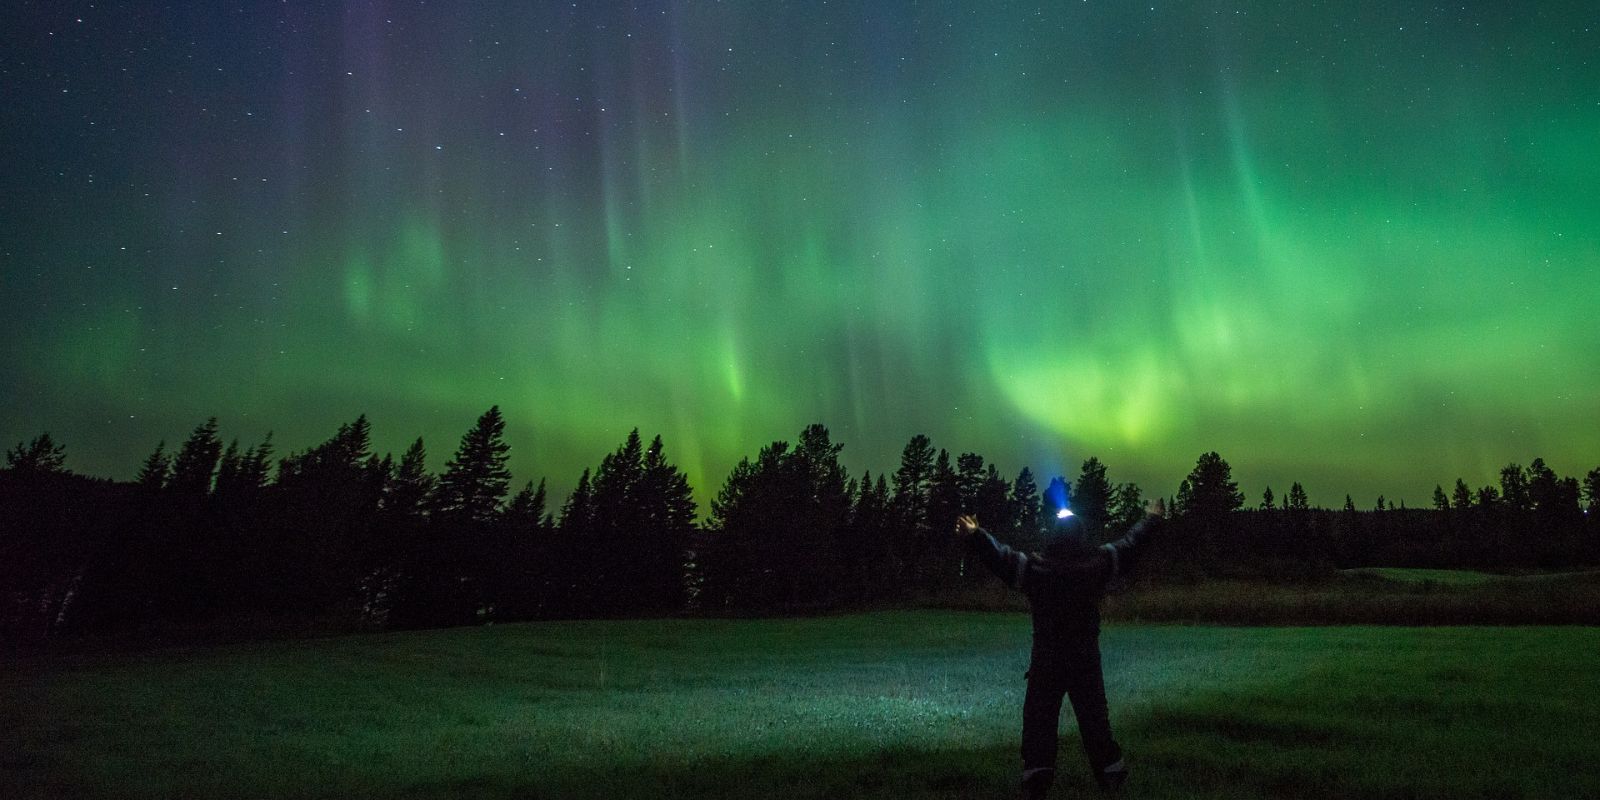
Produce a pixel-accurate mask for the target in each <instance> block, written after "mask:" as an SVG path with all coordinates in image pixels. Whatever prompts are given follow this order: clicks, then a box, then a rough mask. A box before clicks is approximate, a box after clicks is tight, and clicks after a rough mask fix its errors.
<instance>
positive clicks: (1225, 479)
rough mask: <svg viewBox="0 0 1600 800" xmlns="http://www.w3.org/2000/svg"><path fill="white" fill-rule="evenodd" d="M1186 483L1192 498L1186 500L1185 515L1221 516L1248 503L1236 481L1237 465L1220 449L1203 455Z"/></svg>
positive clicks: (1184, 505)
mask: <svg viewBox="0 0 1600 800" xmlns="http://www.w3.org/2000/svg"><path fill="white" fill-rule="evenodd" d="M1186 482H1187V485H1188V488H1189V497H1188V498H1187V499H1186V500H1184V501H1182V502H1183V513H1185V514H1201V515H1221V514H1226V513H1228V512H1230V511H1235V510H1237V509H1239V508H1240V507H1242V506H1243V505H1244V493H1243V492H1241V491H1239V484H1237V483H1234V481H1233V468H1232V467H1230V466H1228V462H1227V461H1224V460H1223V458H1222V456H1220V455H1218V454H1217V452H1216V451H1212V452H1209V453H1205V454H1203V455H1201V456H1200V458H1199V460H1197V461H1196V462H1195V465H1194V470H1193V471H1191V472H1190V473H1189V477H1188V479H1187V481H1186ZM1179 494H1180V495H1181V494H1182V489H1181V488H1180V489H1179Z"/></svg>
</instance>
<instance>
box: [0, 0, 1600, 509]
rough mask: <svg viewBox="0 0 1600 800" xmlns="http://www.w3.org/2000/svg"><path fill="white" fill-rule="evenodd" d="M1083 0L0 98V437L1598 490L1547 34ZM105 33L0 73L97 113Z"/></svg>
mask: <svg viewBox="0 0 1600 800" xmlns="http://www.w3.org/2000/svg"><path fill="white" fill-rule="evenodd" d="M647 5H649V4H647ZM1102 5H1105V6H1106V7H1102ZM1114 5H1115V4H1070V5H1062V6H1048V5H1047V6H1045V7H1038V6H1037V5H1035V6H1032V7H1028V8H1021V7H1017V8H1013V7H1011V6H1009V5H1007V4H1004V3H1001V4H977V3H973V4H968V5H963V4H955V5H950V6H942V7H939V8H921V7H906V8H899V7H893V8H891V7H888V6H883V5H879V4H865V3H863V4H849V3H846V4H844V6H843V7H835V6H834V5H833V4H830V5H828V6H826V7H823V6H815V5H813V4H798V5H795V6H785V7H782V8H775V7H769V6H768V5H766V4H760V5H759V6H758V5H755V4H722V5H718V6H714V7H713V6H704V7H703V6H701V5H698V4H682V3H673V2H663V3H660V4H656V5H650V9H654V10H653V11H650V10H648V9H647V10H645V11H631V12H626V13H624V12H619V11H616V10H614V9H613V10H610V11H602V10H596V9H577V8H563V9H557V8H555V7H553V6H552V7H548V8H547V7H544V5H543V4H531V6H533V7H530V8H526V9H518V10H513V11H505V10H504V9H500V10H497V11H494V12H491V11H487V10H484V9H476V8H474V9H470V10H463V9H456V10H455V11H453V12H449V13H446V12H443V11H439V10H430V9H409V10H408V9H401V8H398V7H397V8H392V9H388V10H387V11H385V12H384V13H381V14H380V13H378V12H377V11H373V10H370V9H369V10H363V11H352V12H351V13H350V14H348V15H343V16H341V15H338V14H331V15H330V14H323V12H306V13H309V14H311V15H312V17H313V18H308V19H306V20H302V23H303V24H302V25H300V26H299V27H300V28H301V29H303V30H304V31H305V33H304V34H303V35H302V36H300V37H299V38H291V39H286V40H284V41H278V40H276V39H273V41H272V42H271V43H270V44H271V46H270V47H269V46H265V45H263V44H262V42H263V41H264V39H263V37H268V38H271V37H269V34H268V33H267V32H269V31H272V30H275V28H274V27H273V25H272V23H273V21H274V20H275V19H276V17H275V16H274V15H277V14H281V13H284V12H283V11H282V9H279V8H277V7H276V6H273V7H272V8H268V7H266V6H265V5H264V6H263V7H262V8H260V9H254V10H252V11H250V13H249V15H247V18H246V19H245V21H244V22H242V23H241V24H240V26H238V27H236V28H219V29H217V30H212V29H210V28H207V29H206V31H205V32H203V33H195V32H194V31H190V30H188V29H184V30H173V31H166V32H165V34H166V35H167V40H169V41H191V40H192V41H194V42H195V44H194V45H192V46H193V47H195V48H199V49H200V50H203V51H204V52H201V53H196V54H195V58H197V59H199V61H194V60H193V59H188V58H184V59H179V61H182V62H183V63H184V64H188V63H190V62H192V63H195V64H198V63H201V62H204V63H205V64H206V65H207V66H211V67H213V71H212V72H208V73H206V74H203V75H200V76H198V77H196V76H195V75H194V74H192V73H191V72H188V71H185V70H189V69H190V67H189V66H183V65H182V64H178V63H176V62H171V63H169V62H168V61H167V60H164V59H163V58H162V57H160V56H158V55H155V54H150V55H147V56H143V57H141V58H145V59H148V60H147V61H141V62H139V63H138V64H136V65H135V66H137V67H139V68H140V69H141V70H143V71H144V74H147V75H150V76H153V77H172V79H173V80H174V81H178V82H180V83H184V84H185V85H189V86H191V94H190V96H189V97H187V98H185V99H182V100H181V101H180V100H172V99H170V98H169V96H168V95H167V94H165V93H164V90H162V89H159V87H161V86H165V85H167V83H170V82H171V81H167V82H165V83H164V82H163V80H155V79H151V80H146V81H142V82H140V83H139V84H137V85H129V86H123V85H122V84H116V87H117V88H116V91H115V92H112V91H111V90H110V89H106V90H105V91H104V92H103V93H101V94H93V93H90V92H87V91H85V92H79V93H75V94H74V93H69V94H68V95H66V96H65V97H63V96H62V95H61V93H60V91H59V88H60V87H59V86H56V85H55V84H54V83H51V82H50V81H46V80H44V78H43V77H41V76H39V75H33V74H32V73H29V74H28V75H26V76H24V77H23V81H24V83H25V84H26V85H25V86H24V87H23V90H22V91H21V92H20V94H19V95H18V97H19V100H20V101H22V102H23V105H25V106H28V107H30V108H35V109H41V108H49V109H55V110H56V111H60V112H62V113H60V114H58V115H56V116H55V117H52V118H51V119H50V120H48V121H43V122H41V121H38V120H34V119H31V118H30V120H29V121H27V122H26V123H25V124H24V123H22V122H19V121H18V120H17V119H16V118H15V117H14V116H13V117H8V119H10V120H11V122H12V124H11V126H10V127H11V128H13V129H17V130H19V131H21V132H22V135H20V137H19V138H18V143H17V144H16V146H15V147H13V148H11V154H10V155H8V156H7V157H6V158H7V167H8V168H7V169H6V170H5V173H6V175H7V176H8V177H7V178H6V179H5V180H6V181H7V184H6V188H7V189H8V190H10V191H8V193H7V195H6V196H7V197H10V198H13V199H11V200H9V201H7V202H8V203H9V205H7V206H6V209H7V212H8V216H9V217H10V222H9V223H8V225H7V228H8V234H7V239H6V248H5V250H4V253H5V255H4V258H5V261H4V273H3V277H4V280H5V295H4V301H3V302H4V303H5V306H6V311H7V313H6V314H5V315H4V316H5V318H6V321H5V322H3V323H0V326H3V327H0V331H3V334H4V337H5V341H6V343H7V348H5V349H6V351H7V354H6V355H4V356H3V357H0V358H3V359H4V360H3V361H0V368H3V369H4V372H5V373H6V374H7V375H10V376H13V379H14V380H15V381H16V384H15V390H14V394H13V395H12V396H11V397H10V398H8V405H9V406H10V409H9V410H10V411H11V413H10V414H8V415H7V418H6V419H5V422H4V426H3V431H0V433H4V435H5V436H7V437H9V440H13V441H14V440H18V439H22V438H25V437H27V436H30V435H32V434H33V433H35V432H37V430H38V429H49V430H51V431H52V432H54V433H55V434H56V438H57V439H58V440H61V441H65V442H66V443H67V444H68V447H69V457H70V458H71V459H72V460H73V462H74V466H76V467H78V468H80V469H84V470H86V471H90V472H97V473H102V474H114V475H118V476H121V477H127V476H128V475H130V474H131V473H132V471H133V470H134V469H135V468H136V465H137V463H138V460H139V458H140V457H141V456H142V455H143V454H144V453H145V452H147V451H148V450H149V449H150V448H151V447H153V445H154V443H155V441H156V440H157V439H161V438H165V439H167V440H169V442H170V441H172V440H174V439H177V438H179V437H181V436H182V435H183V433H184V432H185V431H187V430H188V429H189V428H190V427H192V426H193V425H194V424H195V423H197V422H199V421H200V420H202V419H204V418H205V417H207V416H210V415H213V414H215V415H218V416H220V417H222V420H223V424H224V428H225V429H228V430H230V431H232V432H236V433H237V434H238V435H240V436H241V437H243V438H244V439H246V440H247V441H248V440H250V439H252V438H257V437H259V436H260V435H262V434H264V433H265V432H266V430H267V429H269V428H271V429H275V430H276V436H275V440H276V441H278V442H279V443H280V446H282V447H286V448H287V447H303V446H305V445H308V444H311V443H313V442H315V441H317V440H320V439H321V438H324V437H326V436H327V435H329V434H330V433H331V432H332V431H333V429H334V428H335V427H337V425H338V424H339V423H340V422H343V421H347V420H348V419H350V418H353V417H354V416H355V415H356V414H358V413H362V412H366V413H368V414H369V415H370V416H371V417H372V419H373V421H374V424H375V431H376V433H377V436H378V439H379V444H380V446H383V447H385V448H393V449H396V450H399V449H403V447H404V444H405V443H406V442H407V441H409V439H410V438H411V437H414V436H416V435H418V434H421V435H423V436H424V437H425V438H426V439H427V441H428V444H429V446H430V449H431V451H432V454H433V457H434V459H435V461H436V462H442V459H443V458H444V456H445V455H446V454H447V452H448V450H449V448H451V447H452V446H453V444H454V442H455V441H457V439H458V437H459V436H460V433H461V432H462V431H464V430H465V429H466V428H467V427H468V426H469V425H470V424H471V422H472V420H473V419H474V418H475V417H476V415H477V414H478V413H480V412H481V411H482V410H483V409H485V408H487V407H488V406H489V405H490V404H494V403H498V404H499V405H500V406H501V407H502V409H504V411H505V413H506V416H507V420H508V423H509V432H510V434H509V438H510V441H511V444H512V446H513V467H514V468H515V469H516V470H517V471H518V473H519V474H521V475H524V476H528V477H532V476H537V475H549V476H550V477H551V483H552V487H553V489H554V490H555V491H556V492H557V494H558V495H559V493H560V492H561V491H563V490H564V489H565V488H567V487H570V485H571V482H572V481H573V480H575V478H576V475H577V472H578V471H579V470H580V469H582V468H583V467H585V466H592V465H593V464H595V463H596V462H598V460H599V457H600V455H602V454H603V453H605V452H606V451H608V450H610V449H611V448H613V447H614V446H615V445H616V444H617V443H618V442H620V441H621V439H622V437H623V436H624V435H625V434H626V432H627V431H628V429H630V428H633V427H635V426H638V427H640V428H641V429H642V430H644V431H646V432H647V433H656V432H659V433H661V434H662V435H663V437H664V439H665V441H666V444H667V447H668V450H669V455H670V457H672V458H673V459H675V460H676V461H677V462H678V463H679V464H680V465H682V466H684V467H685V469H686V470H687V471H688V473H689V475H690V477H691V480H692V481H693V482H694V483H695V486H696V489H697V490H698V493H699V495H700V497H701V498H702V500H703V499H705V498H706V497H708V496H710V494H711V493H713V492H714V491H715V489H716V487H717V485H718V484H719V483H720V481H721V480H722V479H723V477H724V476H725V475H726V473H727V470H728V469H729V468H730V467H731V466H732V465H733V464H734V463H735V462H736V461H737V460H738V459H739V458H740V457H742V456H745V455H750V454H753V453H754V452H755V450H756V449H757V448H759V447H760V446H762V445H763V444H765V443H766V442H768V441H771V440H772V439H776V438H791V437H793V436H794V435H795V434H796V432H798V431H799V430H800V428H801V427H802V426H804V425H805V424H807V423H809V422H813V421H817V422H822V423H824V424H827V425H828V426H829V427H830V428H831V429H832V431H833V434H834V438H835V439H836V440H837V441H841V442H843V443H845V445H846V451H845V457H846V461H847V463H848V464H849V465H850V466H852V467H853V468H854V469H856V470H858V471H859V470H860V469H861V468H869V469H871V470H873V471H874V472H879V471H882V470H888V469H893V467H894V466H895V462H896V459H897V457H898V453H899V450H900V448H901V447H902V446H903V445H904V443H905V441H906V440H907V439H908V438H909V437H910V436H911V435H913V434H916V433H927V434H929V435H930V436H932V438H933V440H934V443H935V445H936V446H941V447H947V448H949V449H951V450H952V451H955V452H962V451H976V452H979V453H982V454H983V455H985V456H987V457H988V458H990V459H991V460H994V461H996V462H998V463H999V464H1000V466H1001V467H1002V469H1004V470H1006V471H1007V472H1010V473H1013V474H1014V472H1015V470H1016V469H1018V468H1020V467H1021V466H1023V465H1030V466H1032V467H1034V468H1035V469H1036V470H1038V471H1041V472H1043V473H1046V474H1051V473H1056V472H1072V471H1075V469H1076V465H1077V464H1078V462H1080V461H1081V460H1082V459H1083V458H1085V457H1087V456H1089V455H1098V456H1100V457H1101V458H1102V460H1104V461H1105V462H1106V463H1107V464H1108V465H1110V468H1111V470H1112V472H1113V476H1114V477H1115V478H1116V479H1118V480H1137V481H1140V482H1142V483H1145V484H1146V485H1147V488H1148V489H1149V490H1150V491H1154V492H1161V493H1170V492H1171V490H1172V486H1173V485H1174V484H1175V483H1176V481H1177V479H1178V478H1179V477H1180V476H1181V475H1182V474H1184V473H1185V472H1186V471H1187V470H1188V468H1189V467H1190V466H1192V464H1193V462H1194V458H1195V457H1196V456H1197V455H1198V454H1199V453H1201V452H1204V451H1206V450H1212V449H1216V450H1219V451H1221V452H1222V453H1223V454H1224V455H1225V456H1226V457H1227V458H1228V459H1229V460H1230V461H1231V462H1232V463H1233V465H1234V468H1235V475H1236V477H1238V478H1239V479H1240V480H1241V482H1242V484H1243V485H1244V487H1245V488H1246V490H1247V491H1248V492H1250V493H1251V495H1252V496H1255V494H1257V493H1259V491H1260V488H1261V486H1262V485H1263V484H1271V485H1273V486H1276V487H1278V488H1279V490H1280V491H1281V489H1282V488H1283V487H1284V486H1287V485H1288V484H1289V483H1290V482H1291V481H1301V482H1303V483H1304V484H1305V485H1306V486H1307V488H1308V490H1309V491H1310V493H1311V496H1312V500H1313V501H1314V502H1319V503H1324V504H1333V503H1336V502H1337V501H1338V500H1339V499H1340V498H1342V495H1343V494H1344V493H1346V492H1349V493H1351V494H1353V495H1355V496H1356V497H1357V498H1365V497H1375V496H1376V495H1377V494H1379V493H1384V494H1387V495H1389V496H1390V497H1405V498H1410V499H1411V500H1412V501H1413V504H1414V505H1415V504H1420V503H1421V502H1422V500H1423V498H1425V497H1426V496H1427V494H1428V492H1429V491H1431V488H1432V486H1433V485H1434V484H1435V483H1446V484H1448V482H1449V481H1451V480H1453V479H1454V478H1455V477H1457V476H1462V477H1465V478H1467V479H1468V481H1469V482H1471V483H1474V484H1481V483H1485V482H1489V481H1490V480H1492V476H1493V470H1494V469H1496V468H1497V467H1498V466H1500V465H1502V464H1504V463H1506V462H1508V461H1513V460H1515V461H1522V462H1526V461H1527V460H1529V459H1531V458H1532V457H1534V456H1543V457H1544V458H1545V459H1546V460H1547V461H1549V462H1550V463H1551V464H1552V466H1554V467H1555V468H1556V469H1558V470H1559V471H1562V472H1563V473H1565V474H1573V473H1576V472H1580V471H1583V470H1587V469H1589V468H1592V467H1593V466H1594V465H1595V463H1596V462H1597V461H1600V425H1596V423H1595V412H1596V410H1597V408H1600V334H1597V331H1600V326H1597V325H1595V324H1594V322H1593V317H1594V313H1595V308H1596V301H1597V300H1600V277H1597V276H1600V225H1596V224H1595V221H1596V220H1600V199H1597V198H1600V194H1597V193H1596V192H1595V191H1594V186H1595V185H1596V184H1597V183H1600V156H1597V155H1596V154H1597V153H1600V105H1596V104H1595V102H1594V99H1595V98H1594V91H1593V90H1594V87H1595V86H1597V85H1600V62H1597V61H1596V59H1594V58H1593V57H1592V54H1593V53H1594V52H1597V51H1600V41H1597V34H1596V33H1595V31H1596V30H1597V29H1596V28H1595V27H1594V26H1592V25H1588V23H1587V21H1586V20H1588V17H1590V16H1592V14H1589V12H1587V11H1578V12H1574V11H1570V10H1567V11H1563V10H1557V9H1553V8H1546V7H1544V6H1541V7H1540V8H1539V9H1498V8H1497V9H1443V10H1440V9H1435V8H1433V7H1431V6H1423V5H1415V6H1413V5H1412V4H1404V3H1402V4H1385V5H1383V6H1381V7H1379V6H1372V7H1364V8H1361V9H1354V8H1346V7H1342V6H1341V7H1337V8H1321V7H1317V8H1302V7H1300V6H1299V5H1293V6H1283V7H1279V6H1278V5H1277V4H1246V5H1245V6H1242V7H1238V8H1236V9H1234V8H1233V7H1230V9H1232V10H1238V11H1246V12H1248V13H1242V14H1232V13H1227V14H1224V13H1221V11H1222V10H1223V9H1220V7H1219V8H1213V7H1211V6H1210V5H1207V4H1198V3H1197V4H1179V6H1177V7H1173V8H1167V7H1164V6H1161V7H1145V8H1139V9H1134V8H1132V7H1129V8H1122V7H1113V6H1114ZM656 6H659V8H657V7H656ZM502 12H503V13H502ZM647 12H648V13H647ZM656 12H660V13H656ZM252 15H253V16H252ZM319 15H321V16H319ZM596 15H599V16H596ZM602 22H603V23H604V24H598V23H602ZM1424 22H1425V23H1426V24H1424ZM163 24H167V23H163ZM170 24H172V25H179V24H180V23H177V22H172V23H170ZM126 27H127V26H124V29H119V28H118V26H116V25H108V26H105V27H104V28H103V29H96V30H94V31H91V32H90V33H87V34H83V36H85V37H87V38H85V39H83V40H82V41H78V40H73V41H66V42H62V41H53V42H46V41H45V40H44V38H42V34H41V38H40V39H39V41H38V42H35V43H34V44H32V45H29V47H30V48H34V49H36V50H37V52H33V50H30V51H29V52H30V53H32V55H34V56H37V59H36V61H38V63H47V62H48V63H52V64H58V65H59V70H58V72H59V74H55V73H53V75H54V77H52V79H51V80H56V79H57V78H61V79H63V80H68V82H71V81H77V82H78V83H79V85H83V86H86V87H90V88H92V87H94V86H97V85H98V86H103V87H110V86H111V85H112V84H111V83H107V81H113V80H114V79H113V78H111V77H107V76H105V75H103V74H101V73H100V72H98V71H96V70H97V67H95V64H97V63H98V62H97V61H95V60H93V59H91V58H90V57H89V55H90V54H92V53H98V52H123V51H124V50H127V49H128V47H127V42H124V41H123V40H122V37H126V36H131V35H132V34H130V33H128V32H127V30H126V29H125V28H126ZM135 27H137V26H135ZM119 30H121V31H122V32H120V33H119V32H118V31H119ZM74 47H77V48H79V50H80V51H81V52H78V51H74V50H72V48H74ZM74 52H77V56H76V57H74V55H73V53H74ZM137 52H145V51H143V50H138V51H137ZM261 53H276V54H277V55H274V56H273V57H272V58H267V57H265V56H262V55H260V54H261ZM174 58H177V56H174ZM218 70H220V71H218ZM19 74H21V73H19ZM63 76H64V77H63ZM30 81H31V82H30ZM97 82H99V83H97ZM140 87H145V88H140ZM119 97H126V98H127V99H126V100H122V99H117V98H119ZM174 104H176V105H174ZM13 107H17V106H16V105H15V104H13ZM86 119H92V120H93V121H95V122H96V123H97V124H96V125H95V126H93V127H92V128H90V127H88V126H86V125H84V124H83V123H82V122H81V121H82V120H86ZM108 130H115V131H116V132H117V133H116V135H115V136H113V135H112V134H110V133H108ZM91 175H93V176H95V182H94V183H90V181H89V177H90V176H91ZM108 175H109V176H112V177H101V176H108ZM124 248H125V249H124Z"/></svg>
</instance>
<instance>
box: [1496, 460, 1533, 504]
mask: <svg viewBox="0 0 1600 800" xmlns="http://www.w3.org/2000/svg"><path fill="white" fill-rule="evenodd" d="M1500 505H1501V507H1502V508H1504V509H1506V510H1507V511H1511V512H1522V511H1531V510H1532V509H1533V498H1532V497H1530V496H1529V495H1528V472H1527V470H1525V469H1523V468H1522V465H1521V464H1507V465H1506V466H1505V467H1504V468H1503V469H1501V470H1500Z"/></svg>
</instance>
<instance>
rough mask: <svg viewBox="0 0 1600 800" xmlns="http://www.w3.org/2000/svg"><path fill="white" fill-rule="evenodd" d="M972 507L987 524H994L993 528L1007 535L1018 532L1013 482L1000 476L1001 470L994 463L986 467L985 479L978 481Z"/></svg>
mask: <svg viewBox="0 0 1600 800" xmlns="http://www.w3.org/2000/svg"><path fill="white" fill-rule="evenodd" d="M971 508H972V511H973V513H974V514H977V515H978V519H979V520H983V521H984V524H985V525H992V526H994V527H993V530H995V531H998V532H1000V533H1001V534H1003V535H1006V536H1012V535H1014V534H1015V533H1016V528H1017V511H1016V506H1014V505H1012V504H1011V484H1010V483H1008V482H1007V481H1006V479H1005V478H1002V477H1000V470H999V468H997V467H996V466H995V465H994V464H990V465H988V466H987V467H985V468H984V472H983V480H981V481H980V482H979V483H978V489H977V494H976V495H975V496H974V497H973V500H972V506H971Z"/></svg>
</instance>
